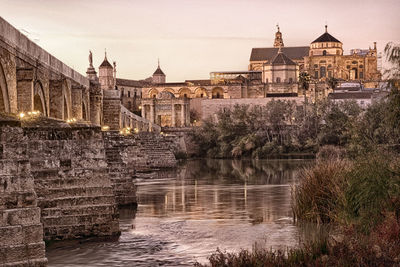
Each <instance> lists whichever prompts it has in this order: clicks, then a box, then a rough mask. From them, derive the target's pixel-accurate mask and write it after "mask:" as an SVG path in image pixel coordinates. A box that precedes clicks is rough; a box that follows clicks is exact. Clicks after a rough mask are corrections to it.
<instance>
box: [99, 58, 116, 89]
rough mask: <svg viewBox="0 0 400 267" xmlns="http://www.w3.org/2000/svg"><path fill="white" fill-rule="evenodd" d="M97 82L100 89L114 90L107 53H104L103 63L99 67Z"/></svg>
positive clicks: (111, 70)
mask: <svg viewBox="0 0 400 267" xmlns="http://www.w3.org/2000/svg"><path fill="white" fill-rule="evenodd" d="M99 81H100V86H101V89H106V90H111V89H113V88H114V77H113V66H111V64H110V62H108V60H107V52H105V55H104V60H103V63H101V65H100V67H99Z"/></svg>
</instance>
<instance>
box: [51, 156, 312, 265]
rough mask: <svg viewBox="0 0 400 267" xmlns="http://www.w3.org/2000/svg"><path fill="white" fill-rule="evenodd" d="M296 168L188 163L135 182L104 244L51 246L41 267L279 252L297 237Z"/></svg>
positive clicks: (295, 164)
mask: <svg viewBox="0 0 400 267" xmlns="http://www.w3.org/2000/svg"><path fill="white" fill-rule="evenodd" d="M309 164H311V162H310V161H304V160H215V159H213V160H189V161H187V162H185V163H182V164H181V165H180V166H179V168H178V169H177V170H176V171H162V172H159V173H157V174H156V175H155V176H153V177H152V176H151V175H147V176H148V177H147V178H141V179H138V181H137V185H138V192H137V194H138V202H139V205H138V208H137V210H134V209H121V210H120V227H121V230H122V234H121V236H120V238H119V239H118V240H115V241H108V242H73V243H67V242H66V243H58V244H57V245H55V246H54V245H53V246H50V247H49V248H48V249H47V257H48V260H49V266H191V265H193V263H195V262H196V261H198V262H201V263H206V262H207V257H208V256H210V254H211V253H212V252H215V250H216V249H217V248H220V249H221V250H226V251H230V252H235V251H236V252H237V251H239V250H240V249H242V248H243V249H252V248H253V247H254V246H261V247H266V248H273V249H277V248H286V247H293V246H296V245H298V244H299V240H300V239H301V238H302V236H303V235H304V232H303V230H302V229H299V228H298V227H297V226H296V225H295V224H294V223H293V219H292V211H291V194H290V191H291V186H292V185H294V184H295V183H296V179H297V174H298V171H299V170H300V169H301V168H303V167H304V166H307V165H309Z"/></svg>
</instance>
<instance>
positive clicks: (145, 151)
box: [103, 131, 176, 205]
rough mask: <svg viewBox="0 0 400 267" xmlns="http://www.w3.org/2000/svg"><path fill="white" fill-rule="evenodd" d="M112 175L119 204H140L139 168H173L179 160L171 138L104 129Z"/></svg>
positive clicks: (110, 173)
mask: <svg viewBox="0 0 400 267" xmlns="http://www.w3.org/2000/svg"><path fill="white" fill-rule="evenodd" d="M103 137H104V143H105V150H106V158H107V163H108V175H109V177H110V179H111V180H112V182H113V187H114V194H115V195H116V199H117V203H118V204H119V205H128V204H136V187H135V185H134V181H135V180H134V179H135V177H136V174H137V172H136V171H143V170H151V169H159V168H173V167H175V166H176V159H175V156H174V154H173V151H172V149H171V147H170V145H169V142H168V140H166V138H165V137H164V136H162V135H160V134H157V133H148V132H142V133H140V134H135V135H127V136H123V135H121V134H119V132H117V131H108V132H103Z"/></svg>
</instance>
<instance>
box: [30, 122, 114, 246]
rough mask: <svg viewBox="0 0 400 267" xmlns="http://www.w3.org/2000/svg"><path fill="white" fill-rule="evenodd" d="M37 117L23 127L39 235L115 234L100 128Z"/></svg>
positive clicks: (109, 182) (62, 237)
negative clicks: (39, 123) (39, 122)
mask: <svg viewBox="0 0 400 267" xmlns="http://www.w3.org/2000/svg"><path fill="white" fill-rule="evenodd" d="M43 120H46V121H45V122H43V124H44V125H46V126H41V127H37V126H36V124H35V126H33V125H24V127H23V128H24V135H25V136H26V137H27V138H28V140H29V141H28V150H27V154H28V157H29V160H30V164H31V172H32V175H33V177H34V181H35V191H36V194H37V196H38V206H39V207H40V209H41V215H42V218H41V221H42V222H43V227H44V239H45V240H62V239H74V238H82V237H90V236H113V235H118V234H119V223H118V210H117V207H116V203H115V197H114V193H113V189H112V185H111V181H110V179H109V178H108V176H107V163H106V161H105V153H104V142H103V139H102V135H101V131H100V128H99V127H90V126H82V125H76V126H72V127H70V126H69V125H68V124H65V123H63V122H58V123H56V122H54V121H53V120H52V121H50V120H48V119H44V118H43ZM49 124H50V125H49Z"/></svg>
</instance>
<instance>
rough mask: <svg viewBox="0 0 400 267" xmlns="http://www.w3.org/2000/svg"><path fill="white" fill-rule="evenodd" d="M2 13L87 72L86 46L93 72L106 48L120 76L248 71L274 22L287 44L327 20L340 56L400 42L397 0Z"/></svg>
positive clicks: (45, 5)
mask: <svg viewBox="0 0 400 267" xmlns="http://www.w3.org/2000/svg"><path fill="white" fill-rule="evenodd" d="M0 16H1V17H3V18H4V19H5V20H7V21H8V22H9V23H11V24H12V25H13V26H14V27H16V28H17V29H19V30H21V31H23V32H24V33H26V35H28V37H29V38H31V39H32V40H34V41H35V42H36V43H37V44H39V45H40V46H41V47H43V48H44V49H46V50H47V51H48V52H50V53H51V54H52V55H54V56H55V57H57V58H58V59H60V60H62V61H63V62H65V63H66V64H68V65H69V66H71V67H73V68H74V69H76V70H77V71H79V72H80V73H82V74H84V75H85V73H86V69H87V67H88V53H89V49H90V50H92V52H93V59H94V60H93V61H94V65H95V66H96V67H98V66H99V65H100V64H101V62H102V61H103V59H104V49H105V48H106V49H107V56H108V59H109V61H110V63H111V62H112V61H114V60H115V61H116V62H117V76H118V77H119V78H127V79H144V78H147V77H149V76H151V75H152V73H153V72H154V70H155V69H156V67H157V58H160V62H161V68H162V70H163V71H164V73H165V74H166V75H167V81H169V82H173V81H183V80H185V79H207V78H209V73H210V72H211V71H241V70H247V67H248V63H249V57H250V52H251V48H253V47H271V46H272V45H273V40H274V37H275V32H276V26H275V25H276V24H277V23H279V25H280V28H281V32H282V34H283V40H284V44H285V46H305V45H309V44H310V43H311V42H312V41H313V40H314V39H316V38H317V37H318V36H320V35H321V34H322V33H323V32H324V25H325V23H326V22H327V23H328V31H329V33H331V34H332V35H333V36H334V37H336V38H337V39H339V40H340V41H341V42H342V43H343V46H344V49H345V53H348V52H349V50H350V49H351V48H368V47H369V46H371V47H372V46H373V42H374V41H376V42H378V50H383V48H384V45H385V44H386V43H387V42H389V41H394V42H397V43H400V0H336V1H325V0H303V1H301V0H278V1H271V0H247V1H245V0H109V1H105V0H85V1H81V0H68V1H66V0H64V1H61V0H0Z"/></svg>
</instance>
